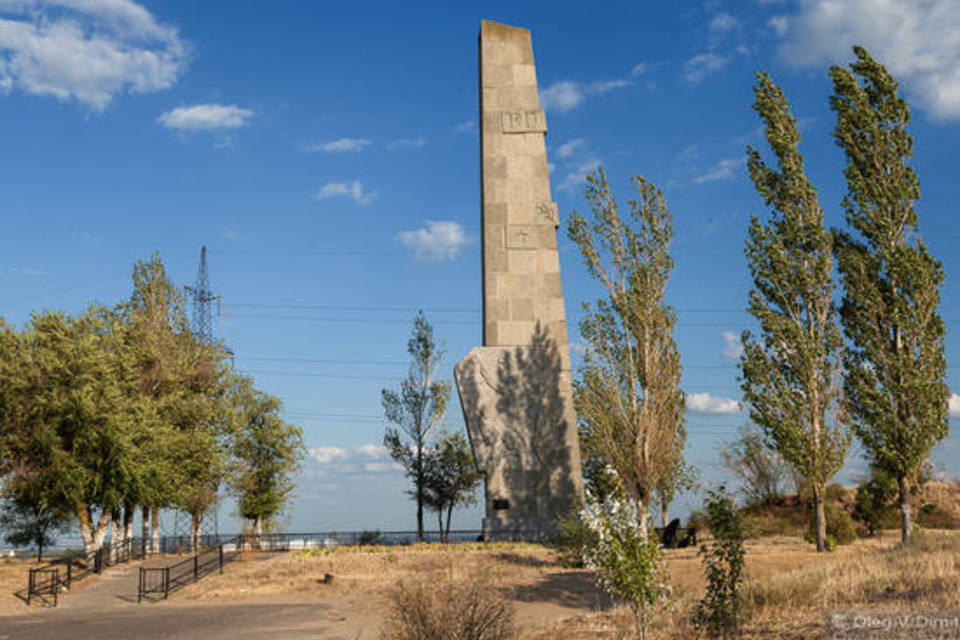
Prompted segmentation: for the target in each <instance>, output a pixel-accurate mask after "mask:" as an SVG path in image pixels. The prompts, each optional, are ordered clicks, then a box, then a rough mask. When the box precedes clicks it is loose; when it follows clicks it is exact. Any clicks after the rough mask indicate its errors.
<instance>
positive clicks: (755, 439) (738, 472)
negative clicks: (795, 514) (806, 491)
mask: <svg viewBox="0 0 960 640" xmlns="http://www.w3.org/2000/svg"><path fill="white" fill-rule="evenodd" d="M720 460H721V461H722V463H723V466H724V467H725V468H726V469H727V470H728V471H730V472H731V473H733V474H734V475H735V476H736V477H737V478H738V479H739V480H740V489H741V491H742V492H743V496H744V499H745V501H746V504H748V505H755V504H756V505H764V504H774V503H777V502H779V501H780V499H781V498H782V497H783V492H784V484H785V482H786V479H787V477H788V476H789V474H790V464H789V463H788V462H786V461H785V460H784V459H783V458H782V457H781V456H780V454H779V453H778V452H777V450H776V449H774V448H772V447H770V446H768V445H767V443H766V442H765V441H764V439H763V434H762V433H760V432H758V431H757V430H755V429H752V428H750V427H744V428H742V429H741V430H740V437H739V438H738V439H737V440H736V441H734V442H731V443H728V444H726V445H725V446H724V447H723V448H721V449H720Z"/></svg>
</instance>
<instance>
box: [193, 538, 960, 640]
mask: <svg viewBox="0 0 960 640" xmlns="http://www.w3.org/2000/svg"><path fill="white" fill-rule="evenodd" d="M897 540H898V539H897V537H896V535H895V533H894V532H886V533H885V535H884V536H883V537H882V538H878V539H870V540H859V541H857V542H855V543H854V544H851V545H848V546H844V547H841V548H839V549H838V550H837V551H835V552H833V553H829V554H818V553H816V552H815V551H814V549H813V547H812V545H809V544H807V543H805V542H803V541H801V540H799V539H798V538H796V537H792V538H791V537H786V536H780V537H770V538H763V539H759V540H752V541H750V542H748V543H747V575H748V581H747V583H746V585H745V589H744V598H745V602H744V637H745V638H748V639H757V640H759V639H761V638H762V639H764V640H767V639H771V640H772V639H773V638H777V639H780V638H788V639H789V638H798V639H799V638H810V637H820V636H821V635H822V634H823V619H824V617H823V616H824V612H825V611H826V610H827V609H830V608H853V607H872V608H874V609H877V610H891V611H892V610H895V609H897V608H900V609H902V608H904V607H908V608H913V609H916V608H950V607H960V532H952V531H943V532H940V531H927V532H924V533H923V534H922V536H921V538H920V539H919V540H918V541H917V544H915V545H912V546H911V547H909V548H906V549H900V548H899V547H898V546H897ZM666 553H667V559H668V560H667V562H668V566H669V570H670V580H671V583H672V585H673V587H674V593H675V596H676V597H675V599H674V602H673V608H672V610H671V611H669V612H666V613H665V614H664V615H663V616H661V618H660V619H659V621H658V623H657V624H656V630H657V633H658V635H657V636H656V637H660V638H691V637H695V634H694V632H693V629H692V628H691V626H690V622H689V620H690V617H691V612H692V610H693V607H694V606H695V604H696V602H697V601H698V600H699V598H700V597H701V595H702V593H703V587H704V581H703V569H702V566H701V564H700V559H699V558H698V557H697V555H696V553H695V551H693V550H690V549H682V550H670V551H667V552H666ZM478 571H480V572H483V573H484V574H486V575H488V576H490V577H491V580H492V581H493V582H494V584H495V585H496V586H495V587H492V588H494V589H496V590H498V591H499V592H500V593H501V594H502V595H504V596H506V597H508V598H510V599H511V600H512V601H513V603H514V606H515V608H516V612H517V616H516V621H517V626H518V627H519V628H520V635H519V637H520V638H522V639H524V640H556V639H558V638H563V639H570V640H587V639H593V638H597V639H609V640H614V639H619V638H623V637H628V634H629V633H630V630H631V629H632V626H633V620H632V618H631V616H630V614H629V612H628V611H627V610H625V609H623V608H620V607H613V606H610V603H609V602H608V601H607V600H606V599H605V598H604V597H603V595H602V594H601V593H600V592H599V591H598V589H597V588H596V587H595V585H594V582H593V577H592V575H591V574H590V572H588V571H585V570H574V569H567V568H563V567H561V566H560V564H559V562H558V561H557V558H556V555H555V554H554V552H553V551H551V550H550V549H546V548H543V547H539V546H536V545H502V546H479V545H470V546H463V547H460V546H456V547H439V546H438V545H423V546H412V547H402V548H397V547H381V548H370V547H361V548H353V549H349V548H341V549H336V550H332V551H330V552H326V553H317V552H313V553H299V554H289V555H274V556H269V555H267V554H260V555H258V556H254V557H253V558H251V559H250V561H249V562H246V563H243V564H240V563H237V564H233V565H231V566H230V569H229V570H228V571H227V573H226V575H224V576H217V577H214V578H211V579H209V580H207V581H205V582H202V583H200V584H197V585H194V586H192V587H188V588H187V589H185V591H184V594H183V597H185V598H188V599H193V600H223V599H229V600H231V601H233V600H236V599H241V600H242V599H243V598H245V597H257V596H266V595H274V596H276V595H280V594H288V595H292V594H296V595H299V596H301V597H307V598H314V597H315V598H319V599H322V600H324V601H327V602H335V603H338V604H339V605H342V606H343V607H344V609H345V610H347V611H353V612H354V613H356V614H357V615H363V616H370V615H375V616H379V617H380V618H381V619H382V618H383V617H384V616H385V613H386V611H388V610H389V601H390V593H391V590H393V589H394V588H395V586H396V585H398V584H400V583H402V582H415V583H418V584H431V583H433V584H444V583H449V582H453V583H457V582H460V583H463V582H465V581H469V580H471V579H472V578H471V576H473V575H476V573H477V572H478ZM325 573H332V574H333V575H334V581H333V583H332V584H329V585H327V584H322V579H323V576H324V574H325Z"/></svg>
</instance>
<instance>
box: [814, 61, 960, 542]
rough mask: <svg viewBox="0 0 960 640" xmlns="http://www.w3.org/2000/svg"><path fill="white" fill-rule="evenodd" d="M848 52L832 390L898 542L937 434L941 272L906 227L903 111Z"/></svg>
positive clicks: (944, 394) (911, 189) (841, 87)
mask: <svg viewBox="0 0 960 640" xmlns="http://www.w3.org/2000/svg"><path fill="white" fill-rule="evenodd" d="M854 53H855V55H856V57H857V60H856V62H854V63H852V64H851V65H850V69H849V70H848V69H845V68H843V67H838V66H835V67H831V68H830V77H831V79H832V80H833V88H834V96H833V97H832V98H831V100H830V104H831V107H832V108H833V110H834V111H835V112H836V114H837V126H836V129H835V130H834V137H835V139H836V142H837V144H838V145H839V146H840V147H841V148H842V149H843V151H844V153H845V154H846V158H847V165H846V170H845V175H846V179H847V189H848V191H847V196H846V198H845V199H844V201H843V206H844V208H845V210H846V221H847V224H848V226H849V227H850V230H851V232H847V231H841V232H838V233H837V248H838V256H839V263H838V267H839V271H840V277H841V280H842V282H843V285H844V298H843V303H842V305H841V308H840V315H841V318H842V321H843V328H844V332H845V333H846V336H847V338H848V339H849V340H850V342H851V343H852V348H851V350H850V351H849V354H848V357H847V358H846V361H845V367H846V370H847V373H846V379H845V384H844V388H845V392H846V396H847V399H848V403H849V408H850V415H851V418H852V419H853V421H854V429H855V431H856V433H857V436H858V437H859V438H860V440H861V441H862V442H863V445H864V448H865V449H866V451H867V455H868V456H869V457H870V459H871V462H872V463H873V464H874V465H876V466H877V467H878V468H880V469H881V470H883V471H885V472H887V473H889V474H890V475H891V476H892V477H894V478H896V480H897V484H898V487H899V493H900V516H901V517H900V528H901V540H902V541H903V542H907V541H908V540H909V539H910V536H911V530H912V528H913V511H912V508H911V504H910V490H911V486H912V485H913V484H914V483H915V482H916V480H917V474H918V472H919V470H920V468H921V466H922V465H923V463H924V461H925V460H926V459H927V457H928V456H929V454H930V450H931V449H932V448H933V447H934V446H935V445H936V443H937V442H939V441H940V440H942V439H943V438H944V437H945V436H946V435H947V432H948V429H949V426H948V403H949V390H948V389H947V385H946V382H945V375H946V358H945V355H944V325H943V320H942V319H941V317H940V315H939V313H938V312H937V307H938V305H939V303H940V291H939V290H940V287H941V286H942V285H943V280H944V272H943V267H942V265H941V264H940V262H939V261H937V260H936V259H934V258H933V256H931V255H930V253H929V251H927V247H926V245H925V244H924V243H923V240H922V239H921V237H920V233H919V230H918V226H917V212H916V210H915V209H914V203H915V202H916V201H917V200H918V199H919V198H920V186H919V182H918V180H917V175H916V173H915V172H914V170H913V168H912V167H911V166H910V165H909V164H908V160H909V159H910V158H911V157H912V156H913V139H912V138H911V137H910V134H908V133H907V130H906V127H907V124H908V123H909V122H910V110H909V108H908V107H907V103H906V102H905V101H904V100H902V99H901V98H900V97H899V96H898V95H897V82H896V80H894V78H893V77H892V76H891V75H890V74H889V73H888V72H887V70H886V69H885V68H884V67H883V65H881V64H880V63H878V62H877V61H875V60H874V59H873V58H872V57H871V56H870V54H868V53H867V52H866V50H864V49H863V48H862V47H854Z"/></svg>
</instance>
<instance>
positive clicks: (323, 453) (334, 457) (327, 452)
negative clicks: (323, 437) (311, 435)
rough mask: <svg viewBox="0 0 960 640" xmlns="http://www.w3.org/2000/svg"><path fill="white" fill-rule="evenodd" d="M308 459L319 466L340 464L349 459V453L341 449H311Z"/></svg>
mask: <svg viewBox="0 0 960 640" xmlns="http://www.w3.org/2000/svg"><path fill="white" fill-rule="evenodd" d="M309 453H310V457H311V458H313V459H314V460H316V461H317V462H319V463H320V464H330V463H331V462H340V461H343V460H346V459H347V458H348V457H349V453H348V452H347V450H346V449H344V448H342V447H313V448H312V449H310V451H309Z"/></svg>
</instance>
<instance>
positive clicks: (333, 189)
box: [314, 180, 377, 207]
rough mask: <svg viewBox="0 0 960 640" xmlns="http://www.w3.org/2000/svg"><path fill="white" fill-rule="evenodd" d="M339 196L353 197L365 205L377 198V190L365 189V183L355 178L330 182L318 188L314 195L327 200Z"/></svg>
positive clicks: (318, 198)
mask: <svg viewBox="0 0 960 640" xmlns="http://www.w3.org/2000/svg"><path fill="white" fill-rule="evenodd" d="M337 196H348V197H350V198H353V201H354V202H356V203H357V204H358V205H360V206H361V207H363V206H366V205H368V204H370V203H371V202H373V201H374V200H376V199H377V192H376V191H367V190H365V189H364V188H363V183H362V182H360V181H359V180H354V181H353V182H328V183H326V184H324V185H323V186H322V187H320V188H319V189H318V190H317V193H316V194H315V196H314V197H315V198H316V199H317V200H325V199H327V198H335V197H337Z"/></svg>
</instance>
